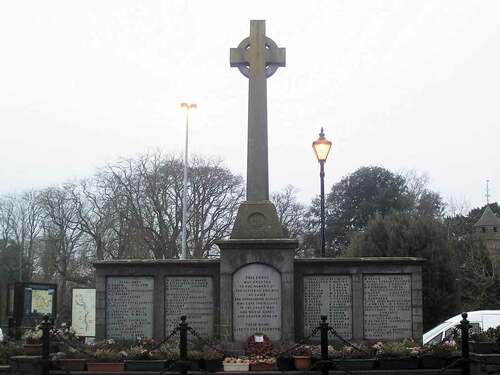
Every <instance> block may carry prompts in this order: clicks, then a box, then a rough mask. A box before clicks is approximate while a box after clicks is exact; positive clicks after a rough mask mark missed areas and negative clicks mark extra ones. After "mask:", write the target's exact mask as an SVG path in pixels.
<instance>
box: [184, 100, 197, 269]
mask: <svg viewBox="0 0 500 375" xmlns="http://www.w3.org/2000/svg"><path fill="white" fill-rule="evenodd" d="M181 108H183V109H185V110H186V144H185V147H184V183H183V186H182V254H181V259H187V258H188V251H187V228H186V227H187V184H188V129H189V111H190V110H192V109H196V108H197V105H196V104H195V103H189V104H188V103H181Z"/></svg>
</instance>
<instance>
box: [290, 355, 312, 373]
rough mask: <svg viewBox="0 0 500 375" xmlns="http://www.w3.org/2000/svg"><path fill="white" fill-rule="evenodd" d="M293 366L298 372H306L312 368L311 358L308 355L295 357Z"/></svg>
mask: <svg viewBox="0 0 500 375" xmlns="http://www.w3.org/2000/svg"><path fill="white" fill-rule="evenodd" d="M293 364H294V366H295V368H296V369H297V370H306V369H308V368H309V367H311V357H310V356H306V355H294V356H293Z"/></svg>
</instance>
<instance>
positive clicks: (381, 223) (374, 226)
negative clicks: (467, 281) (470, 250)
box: [347, 212, 457, 329]
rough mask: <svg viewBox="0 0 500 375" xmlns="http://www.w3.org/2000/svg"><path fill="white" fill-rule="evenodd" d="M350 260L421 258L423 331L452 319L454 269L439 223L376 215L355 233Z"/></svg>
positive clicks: (399, 215) (397, 214)
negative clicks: (355, 257) (360, 257)
mask: <svg viewBox="0 0 500 375" xmlns="http://www.w3.org/2000/svg"><path fill="white" fill-rule="evenodd" d="M347 253H348V255H351V256H365V257H368V256H393V257H398V256H402V257H419V258H425V259H426V260H427V263H426V264H425V265H424V267H423V269H422V273H423V274H422V284H423V285H422V286H423V314H424V329H428V328H431V327H433V326H434V325H436V324H438V323H440V322H441V321H443V320H444V319H446V318H448V317H450V316H452V315H453V314H454V313H455V311H456V309H457V287H456V280H455V275H456V268H455V265H454V262H453V256H452V254H451V252H450V248H449V246H448V241H447V231H446V226H445V225H443V224H442V222H441V221H439V220H437V219H435V218H432V217H429V216H418V215H415V214H409V213H401V212H393V213H392V214H390V215H388V216H385V217H382V216H381V215H376V216H375V217H374V218H373V219H372V220H371V221H370V223H369V224H368V227H367V229H366V231H365V232H362V233H358V234H357V235H356V236H355V237H354V239H353V241H352V243H351V245H350V247H349V249H348V251H347Z"/></svg>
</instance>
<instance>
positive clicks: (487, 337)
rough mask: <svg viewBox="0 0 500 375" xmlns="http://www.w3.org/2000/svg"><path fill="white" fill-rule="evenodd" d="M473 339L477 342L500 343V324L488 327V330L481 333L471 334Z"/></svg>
mask: <svg viewBox="0 0 500 375" xmlns="http://www.w3.org/2000/svg"><path fill="white" fill-rule="evenodd" d="M471 340H472V341H477V342H493V343H496V344H500V326H498V327H496V328H488V329H487V330H486V331H481V332H479V333H476V334H473V335H472V336H471Z"/></svg>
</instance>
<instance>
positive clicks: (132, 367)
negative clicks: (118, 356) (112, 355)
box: [125, 345, 167, 371]
mask: <svg viewBox="0 0 500 375" xmlns="http://www.w3.org/2000/svg"><path fill="white" fill-rule="evenodd" d="M126 352H127V359H126V360H125V370H126V371H162V370H163V369H164V368H165V366H166V364H167V361H166V360H164V359H155V358H153V356H152V354H151V352H150V351H149V350H148V349H146V348H145V347H143V346H142V345H134V346H131V347H129V348H128V349H127V351H126Z"/></svg>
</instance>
